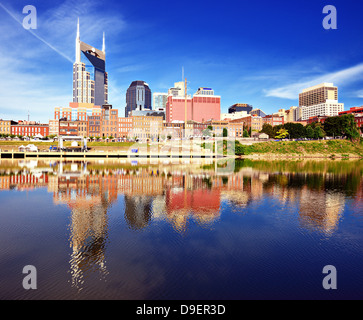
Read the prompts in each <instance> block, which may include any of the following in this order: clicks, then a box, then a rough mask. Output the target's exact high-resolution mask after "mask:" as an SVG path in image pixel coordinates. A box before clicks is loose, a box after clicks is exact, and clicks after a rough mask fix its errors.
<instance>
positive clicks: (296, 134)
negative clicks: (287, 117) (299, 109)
mask: <svg viewBox="0 0 363 320" xmlns="http://www.w3.org/2000/svg"><path fill="white" fill-rule="evenodd" d="M283 128H284V129H286V130H287V131H288V132H289V136H290V138H291V139H299V138H305V137H306V129H305V127H304V126H303V125H302V124H301V123H291V122H288V123H285V124H284V125H283Z"/></svg>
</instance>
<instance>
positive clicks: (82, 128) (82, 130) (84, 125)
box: [77, 120, 89, 138]
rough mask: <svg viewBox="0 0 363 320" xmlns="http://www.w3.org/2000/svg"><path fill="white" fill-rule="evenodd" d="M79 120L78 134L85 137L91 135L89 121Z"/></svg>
mask: <svg viewBox="0 0 363 320" xmlns="http://www.w3.org/2000/svg"><path fill="white" fill-rule="evenodd" d="M77 122H78V135H79V136H81V137H84V138H87V137H89V134H88V121H85V120H82V121H77Z"/></svg>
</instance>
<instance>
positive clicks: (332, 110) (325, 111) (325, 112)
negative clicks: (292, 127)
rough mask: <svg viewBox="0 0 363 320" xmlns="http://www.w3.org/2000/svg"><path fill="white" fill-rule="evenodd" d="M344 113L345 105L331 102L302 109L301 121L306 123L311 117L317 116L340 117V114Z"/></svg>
mask: <svg viewBox="0 0 363 320" xmlns="http://www.w3.org/2000/svg"><path fill="white" fill-rule="evenodd" d="M342 111H344V103H338V101H334V100H330V101H327V102H325V103H321V104H317V105H313V106H303V107H301V120H302V121H306V120H308V119H309V118H311V117H317V116H320V117H322V116H326V117H334V116H338V115H339V112H342Z"/></svg>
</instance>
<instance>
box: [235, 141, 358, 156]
mask: <svg viewBox="0 0 363 320" xmlns="http://www.w3.org/2000/svg"><path fill="white" fill-rule="evenodd" d="M236 149H238V151H239V155H240V156H241V158H247V159H256V160H262V159H265V160H272V159H299V158H304V159H331V158H334V159H362V158H363V145H362V143H353V142H351V141H349V140H320V141H268V142H264V143H259V144H254V145H250V146H248V145H239V146H237V147H236Z"/></svg>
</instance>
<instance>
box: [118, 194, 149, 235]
mask: <svg viewBox="0 0 363 320" xmlns="http://www.w3.org/2000/svg"><path fill="white" fill-rule="evenodd" d="M152 205H153V197H150V196H137V195H135V196H127V195H125V220H126V222H127V224H128V225H129V227H130V228H131V229H134V230H139V229H144V228H145V227H147V226H148V224H149V222H150V221H151V217H152Z"/></svg>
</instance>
